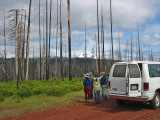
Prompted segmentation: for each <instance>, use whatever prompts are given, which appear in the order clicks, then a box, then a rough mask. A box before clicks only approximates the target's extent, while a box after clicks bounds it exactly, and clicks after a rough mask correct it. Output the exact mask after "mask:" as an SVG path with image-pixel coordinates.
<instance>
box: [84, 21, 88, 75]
mask: <svg viewBox="0 0 160 120" xmlns="http://www.w3.org/2000/svg"><path fill="white" fill-rule="evenodd" d="M86 42H87V41H86V22H85V42H84V43H85V47H84V49H85V51H84V52H85V56H84V58H85V70H84V71H85V73H86V72H87V63H86V61H87V43H86Z"/></svg>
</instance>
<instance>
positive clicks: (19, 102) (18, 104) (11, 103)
mask: <svg viewBox="0 0 160 120" xmlns="http://www.w3.org/2000/svg"><path fill="white" fill-rule="evenodd" d="M82 100H84V91H83V90H80V91H78V92H71V93H68V94H66V95H64V96H63V97H55V96H48V95H46V94H40V95H35V96H31V97H26V98H23V99H21V98H17V97H8V98H6V99H5V100H4V101H3V102H0V118H3V117H5V116H8V115H10V116H13V115H21V114H23V113H27V112H35V111H39V110H41V109H42V108H51V107H57V106H65V105H69V104H71V103H74V102H79V101H82Z"/></svg>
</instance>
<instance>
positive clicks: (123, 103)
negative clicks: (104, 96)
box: [116, 99, 125, 106]
mask: <svg viewBox="0 0 160 120" xmlns="http://www.w3.org/2000/svg"><path fill="white" fill-rule="evenodd" d="M116 102H117V104H118V105H119V106H123V105H125V101H124V100H119V99H116Z"/></svg>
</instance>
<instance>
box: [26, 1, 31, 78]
mask: <svg viewBox="0 0 160 120" xmlns="http://www.w3.org/2000/svg"><path fill="white" fill-rule="evenodd" d="M31 6H32V0H30V3H29V15H28V29H27V50H26V80H28V70H29V40H30V23H31Z"/></svg>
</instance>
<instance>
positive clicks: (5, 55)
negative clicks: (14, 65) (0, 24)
mask: <svg viewBox="0 0 160 120" xmlns="http://www.w3.org/2000/svg"><path fill="white" fill-rule="evenodd" d="M6 50H7V49H6V18H5V12H4V58H5V81H6V82H7V81H8V78H7V51H6Z"/></svg>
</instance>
